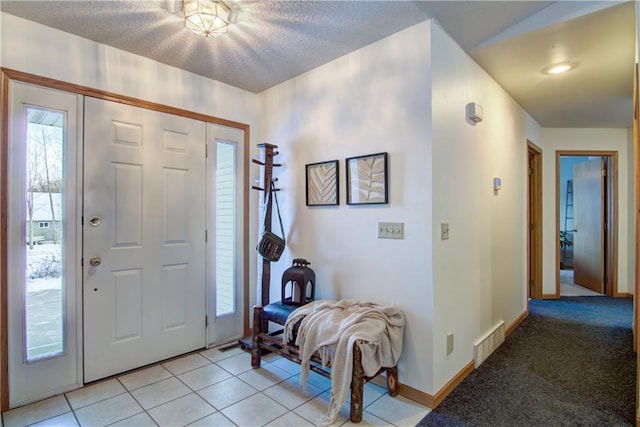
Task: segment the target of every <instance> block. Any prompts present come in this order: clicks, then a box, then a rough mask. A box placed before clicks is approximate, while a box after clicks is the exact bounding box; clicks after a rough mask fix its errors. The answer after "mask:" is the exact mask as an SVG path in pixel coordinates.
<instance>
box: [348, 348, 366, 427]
mask: <svg viewBox="0 0 640 427" xmlns="http://www.w3.org/2000/svg"><path fill="white" fill-rule="evenodd" d="M363 394H364V369H363V368H362V352H361V351H360V347H358V346H357V345H356V344H354V345H353V374H352V375H351V409H350V414H349V418H350V419H351V422H352V423H359V422H360V421H362V399H363Z"/></svg>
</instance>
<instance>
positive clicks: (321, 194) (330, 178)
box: [307, 162, 338, 205]
mask: <svg viewBox="0 0 640 427" xmlns="http://www.w3.org/2000/svg"><path fill="white" fill-rule="evenodd" d="M336 171H337V165H336V163H335V162H330V163H324V164H320V165H313V166H309V169H308V178H307V180H308V182H307V191H308V196H307V197H308V204H309V205H335V204H337V202H338V200H337V193H336V191H337V188H338V186H337V185H336V184H337V182H336V178H337V174H336Z"/></svg>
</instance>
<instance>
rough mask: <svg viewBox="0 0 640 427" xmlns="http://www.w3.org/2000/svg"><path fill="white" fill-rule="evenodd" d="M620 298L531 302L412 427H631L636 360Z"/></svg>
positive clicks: (626, 308) (626, 302) (629, 309)
mask: <svg viewBox="0 0 640 427" xmlns="http://www.w3.org/2000/svg"><path fill="white" fill-rule="evenodd" d="M632 319H633V302H632V300H631V299H626V298H609V297H563V298H561V299H559V300H544V301H542V300H532V301H531V302H530V305H529V316H528V317H527V318H526V319H525V320H524V321H523V322H522V324H521V325H520V326H519V327H518V328H517V329H516V330H515V331H513V333H511V335H509V336H508V337H507V339H506V341H505V342H504V343H503V344H502V345H501V346H500V347H499V348H498V349H497V350H496V351H495V352H494V353H493V354H492V355H491V356H490V357H489V358H488V359H487V360H485V362H484V363H483V364H482V365H480V367H479V368H478V369H476V370H475V371H473V372H472V373H471V374H470V375H469V376H467V378H465V379H464V381H463V382H462V383H460V385H459V386H458V387H457V388H456V389H455V390H454V391H453V392H452V393H451V394H450V395H449V396H447V398H446V399H445V400H444V401H443V402H442V403H441V404H440V405H439V406H438V407H437V408H436V409H434V410H433V411H432V412H431V413H429V414H428V415H427V416H426V417H425V418H424V419H423V420H422V421H420V423H419V424H418V426H474V427H479V426H491V427H498V426H598V427H600V426H630V425H634V424H635V417H634V412H635V409H634V408H635V384H636V355H635V353H634V352H633V341H632V340H633V336H632V330H631V323H632Z"/></svg>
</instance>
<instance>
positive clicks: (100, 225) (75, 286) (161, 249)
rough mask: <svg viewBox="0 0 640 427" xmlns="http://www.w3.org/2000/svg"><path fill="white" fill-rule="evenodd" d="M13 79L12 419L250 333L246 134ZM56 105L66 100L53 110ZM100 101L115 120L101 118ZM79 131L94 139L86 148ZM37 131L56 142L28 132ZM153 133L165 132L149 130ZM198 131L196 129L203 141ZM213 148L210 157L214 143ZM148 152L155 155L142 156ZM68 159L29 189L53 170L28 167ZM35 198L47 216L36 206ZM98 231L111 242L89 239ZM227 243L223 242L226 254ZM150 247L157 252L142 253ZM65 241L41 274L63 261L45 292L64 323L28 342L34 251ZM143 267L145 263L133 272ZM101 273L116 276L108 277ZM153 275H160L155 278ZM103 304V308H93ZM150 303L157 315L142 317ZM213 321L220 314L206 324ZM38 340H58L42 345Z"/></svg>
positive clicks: (236, 127)
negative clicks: (116, 376) (98, 383)
mask: <svg viewBox="0 0 640 427" xmlns="http://www.w3.org/2000/svg"><path fill="white" fill-rule="evenodd" d="M3 81H4V82H6V86H5V87H4V89H5V90H3V92H2V97H3V103H4V105H10V106H11V111H10V112H9V111H8V112H7V115H6V119H7V123H8V126H7V127H8V128H9V131H8V132H7V133H6V134H3V140H2V144H3V146H4V149H3V150H2V159H1V162H0V165H2V168H3V171H2V172H3V173H2V176H4V177H5V178H8V179H5V180H3V185H4V186H3V188H4V189H7V188H8V190H9V191H7V192H6V194H7V195H8V197H7V199H6V203H5V204H3V217H7V216H8V223H7V230H8V233H7V234H4V233H3V234H2V235H1V241H0V245H1V246H2V247H3V248H7V250H6V251H5V250H4V249H3V250H2V254H1V255H2V260H1V263H2V265H4V266H7V265H9V271H8V272H7V271H6V270H3V272H2V275H0V280H1V283H0V289H2V293H0V305H1V306H4V307H8V308H9V310H8V314H7V316H8V319H6V320H8V321H5V320H4V319H3V322H2V330H1V331H0V334H2V335H3V336H5V337H6V336H10V339H9V343H8V345H6V346H0V352H1V354H0V360H1V361H2V364H3V366H5V368H3V369H2V371H1V373H2V375H1V376H0V379H1V380H0V387H1V388H2V389H3V390H8V393H7V392H5V393H3V394H2V402H1V406H2V410H5V409H8V408H9V407H16V406H20V405H22V404H26V403H29V402H32V401H36V400H40V399H43V398H46V397H48V396H52V395H56V394H60V393H62V392H65V391H69V390H71V389H74V388H78V387H80V386H82V385H83V383H86V382H88V381H91V380H94V379H98V378H101V377H104V376H105V375H111V374H113V373H115V372H116V371H118V370H119V371H123V370H128V369H133V368H135V367H138V366H140V365H143V364H147V363H152V362H154V361H159V360H163V359H165V358H167V357H171V356H175V355H178V354H181V353H184V352H188V351H190V350H193V349H196V348H203V347H205V346H208V345H212V344H218V343H220V342H222V341H224V340H229V339H234V338H236V337H239V336H243V335H246V334H247V328H248V318H247V312H248V310H246V309H245V307H247V306H248V298H249V296H248V274H247V273H246V270H247V258H248V249H247V245H246V244H244V236H246V235H247V229H248V221H247V209H248V191H247V190H246V188H247V185H246V182H247V180H248V170H247V169H248V168H246V167H245V166H244V164H245V163H246V159H247V158H248V153H249V149H248V143H249V134H248V126H247V125H243V124H241V123H236V122H232V121H227V120H221V119H216V118H213V117H210V116H206V115H202V114H199V113H193V112H189V111H184V110H180V109H176V108H173V107H166V106H162V105H158V104H153V103H149V102H144V101H140V100H135V99H131V98H127V97H124V96H120V95H117V94H110V93H98V92H97V91H95V90H92V89H88V88H84V87H81V86H76V85H72V84H68V83H64V82H58V81H53V80H50V79H41V78H39V77H37V76H32V75H27V74H23V73H20V72H15V71H10V70H3ZM19 88H25V89H24V90H22V89H19ZM31 92H33V94H31ZM25 93H26V95H25ZM87 95H91V96H90V97H89V96H87ZM16 97H19V98H20V99H15V98H16ZM56 97H58V98H61V99H62V101H63V102H62V103H56V102H57V101H56ZM113 101H116V102H113ZM85 102H86V103H87V104H90V105H89V107H90V108H88V112H85V108H84V107H83V104H84V103H85ZM58 104H59V105H58ZM91 105H93V106H94V107H91ZM96 105H98V106H99V107H100V108H102V109H103V110H104V109H105V108H106V109H108V110H109V111H110V112H114V114H111V115H109V114H107V115H104V114H103V116H105V117H107V120H97V117H98V115H96V114H94V113H95V111H94V110H95V109H96V108H95V107H96ZM92 114H93V116H92V120H89V119H88V116H87V115H92ZM116 116H117V117H116ZM120 116H122V117H120ZM125 116H126V117H125ZM136 120H138V121H140V120H142V121H144V120H146V122H144V123H138V122H136ZM100 123H101V124H100ZM27 124H29V125H28V126H27ZM83 124H88V130H87V132H93V134H92V136H91V137H90V138H88V139H91V141H89V142H87V138H83V133H82V129H83ZM92 126H93V128H92ZM99 126H102V128H99ZM29 127H33V128H34V129H35V131H38V135H36V136H40V137H41V136H42V135H45V136H47V139H46V140H45V141H41V139H42V138H40V139H37V138H36V137H35V136H34V137H29V138H28V137H27V136H26V135H22V133H24V132H23V131H24V130H26V129H28V128H29ZM94 128H95V129H94ZM91 129H93V131H92V130H91ZM143 129H145V130H143ZM146 129H150V132H155V133H152V134H146V133H145V132H147V130H146ZM21 132H22V133H21ZM193 132H196V133H197V134H198V135H197V137H196V138H195V139H194V140H192V139H190V138H191V136H190V135H191V133H193ZM34 135H35V133H34ZM145 135H146V136H145ZM100 141H101V142H100ZM32 142H33V143H32ZM50 142H51V144H49V145H48V147H49V148H45V145H46V144H48V143H50ZM36 143H38V144H36ZM212 144H213V145H212ZM216 144H217V146H218V148H217V149H216V150H214V151H215V153H214V154H213V155H211V156H209V157H207V153H206V151H207V146H211V147H216ZM30 145H31V146H33V149H31V148H29V146H30ZM114 147H115V148H114ZM100 150H106V151H108V152H105V153H102V152H101V151H100ZM109 150H111V151H109ZM117 150H120V151H123V152H122V153H121V152H120V151H117ZM144 150H147V151H148V150H151V151H152V153H149V155H145V156H142V157H140V156H138V157H140V158H138V157H136V155H134V152H136V151H144ZM60 151H63V153H62V155H57V158H60V159H61V160H58V163H52V164H51V170H50V171H49V172H50V173H51V177H50V179H43V180H41V181H42V182H36V183H31V182H30V177H36V178H38V177H41V176H45V174H46V172H47V171H46V170H40V169H37V168H34V169H33V171H32V173H31V174H29V173H28V171H27V169H28V164H29V162H28V160H29V159H30V158H32V157H34V158H35V156H40V155H41V154H42V155H44V154H47V155H49V154H53V153H58V154H59V152H60ZM83 152H84V156H83ZM145 152H146V151H145ZM208 159H210V160H208ZM211 159H212V160H211ZM92 162H93V163H92ZM33 163H34V164H36V165H39V164H45V165H47V166H49V164H48V163H46V162H45V163H42V162H37V161H34V162H33ZM156 163H157V164H156ZM223 166H224V170H222V167H223ZM7 167H8V169H7ZM16 168H18V169H19V170H16ZM56 168H57V169H59V170H57V169H56ZM83 170H84V178H83ZM192 171H195V175H193V176H192ZM149 173H151V174H156V175H157V176H156V175H153V176H147V175H148V174H149ZM56 176H58V177H62V178H56ZM16 177H20V178H19V179H18V178H16ZM223 180H224V185H221V184H220V183H221V182H222V181H223ZM45 184H46V185H45ZM109 189H111V190H112V191H109ZM41 193H42V194H41ZM29 196H33V201H34V203H33V206H36V207H37V206H40V205H42V209H39V210H42V211H44V213H48V215H49V216H48V217H46V218H45V217H44V216H42V215H39V212H36V210H35V209H34V210H33V212H31V211H30V210H29V206H30V205H29V204H28V203H25V200H27V201H29V200H31V199H30V198H29ZM147 196H150V197H151V199H149V200H147V199H146V198H145V197H147ZM156 196H157V197H156ZM168 196H171V197H170V198H168ZM194 198H195V199H197V200H196V201H195V202H193V200H192V199H194ZM36 199H38V200H36ZM145 200H146V201H145ZM163 200H164V202H163V203H160V202H162V201H163ZM208 200H209V201H211V200H213V201H214V203H209V204H208V203H207V201H208ZM36 202H37V203H36ZM101 203H102V205H104V206H103V208H104V209H103V212H102V213H101V214H99V215H98V214H95V212H93V211H92V210H93V209H98V208H100V206H102V205H101ZM194 203H195V205H194ZM223 205H224V208H225V210H224V213H225V214H226V213H227V212H231V218H230V219H229V220H226V219H225V220H221V218H222V217H223V215H222V214H223V211H222V209H221V207H222V206H223ZM186 207H188V208H186ZM7 213H8V214H9V215H7ZM136 213H138V214H139V215H138V217H136V215H135V214H136ZM36 214H38V215H36ZM83 214H84V215H83ZM143 215H144V218H143V217H142V216H143ZM194 215H195V216H196V217H197V218H194V217H193V216H194ZM83 216H84V217H83ZM94 217H95V218H94ZM207 227H213V228H214V229H209V230H208V229H207ZM154 230H155V231H154ZM98 231H101V232H102V233H103V234H102V235H101V236H99V235H98V236H93V235H91V234H92V233H94V234H95V232H98ZM223 231H224V234H223V233H222V232H223ZM223 236H224V239H225V242H224V244H223V245H218V243H219V242H218V240H220V239H221V238H222V237H223ZM136 239H137V240H136ZM154 243H159V244H158V245H155V246H154V247H153V248H149V249H146V250H140V249H141V248H142V247H143V246H144V247H145V248H146V245H148V244H154ZM56 244H57V245H58V246H60V249H59V250H58V252H56V254H53V255H52V256H53V258H55V260H54V261H56V262H49V263H48V264H46V266H43V267H42V268H39V270H44V267H47V266H49V267H50V264H51V265H53V264H55V265H53V266H54V267H55V266H56V265H57V266H58V267H59V268H58V269H59V270H60V271H61V273H60V274H59V276H60V277H62V280H58V282H61V283H59V284H50V285H51V286H53V285H56V286H57V288H56V289H54V291H56V292H48V289H47V294H52V295H54V294H55V295H54V296H57V299H54V300H52V301H50V302H51V304H50V305H51V306H52V307H53V309H52V310H50V311H51V313H49V314H52V315H55V316H57V317H56V319H57V320H56V319H54V320H52V321H51V322H50V323H51V328H50V330H47V331H43V333H42V334H40V336H37V334H31V333H29V331H30V329H29V324H30V323H29V319H30V318H29V317H28V316H29V309H30V307H31V306H30V301H29V297H30V294H31V293H30V291H29V286H31V284H30V282H29V281H27V280H26V279H25V277H27V274H26V273H25V272H27V269H28V268H30V267H31V265H30V261H29V259H28V255H29V253H30V252H29V249H38V251H36V252H38V254H40V252H42V250H44V249H48V248H49V246H55V245H56ZM100 245H102V246H100ZM191 246H193V247H191ZM25 248H27V249H25ZM40 249H42V250H40ZM83 251H84V254H83ZM135 251H138V252H140V254H139V256H138V255H135V256H134V255H133V252H135ZM185 251H186V252H185ZM125 252H126V253H125ZM129 252H131V254H129ZM220 254H224V260H223V259H222V257H221V256H219V255H220ZM47 255H49V254H47ZM41 258H42V257H41ZM49 258H51V257H48V258H47V260H48V259H49ZM53 258H52V259H53ZM138 258H140V260H141V261H140V265H139V266H136V265H133V263H136V262H137V261H136V260H138ZM217 258H221V259H217ZM7 261H8V262H7ZM117 263H120V264H117ZM41 264H42V263H41ZM154 264H157V265H154ZM38 266H39V264H38ZM39 270H38V271H39ZM107 270H108V271H107ZM143 270H144V274H142V272H143ZM218 270H219V271H218ZM223 270H224V274H222V273H221V271H223ZM47 271H48V270H47ZM99 273H100V274H102V275H103V276H105V274H104V273H106V276H105V277H103V279H102V280H99V277H98V276H99ZM47 277H48V276H47ZM146 277H151V278H152V279H153V278H155V279H157V280H152V281H151V282H148V281H147V282H145V281H144V280H145V278H146ZM209 278H212V279H209ZM36 279H40V278H39V277H38V278H36ZM223 282H224V286H222V283H223ZM154 286H155V291H154V290H153V287H154ZM31 287H33V286H31ZM218 287H220V289H218ZM222 287H224V292H222ZM58 288H59V289H58ZM39 290H40V289H39V288H38V289H37V291H39ZM156 291H157V292H156ZM148 292H155V294H153V295H147V293H148ZM223 293H224V298H223ZM102 294H104V295H102ZM97 295H102V299H101V300H96V301H89V300H90V299H92V298H95V297H96V296H97ZM207 296H209V297H207ZM147 297H149V298H147ZM148 299H151V300H152V301H147V302H145V300H148ZM222 300H224V302H225V303H224V304H221V301H222ZM216 304H217V305H216ZM149 306H152V310H151V311H150V310H143V308H145V307H146V308H149ZM195 306H197V307H195ZM102 312H105V313H106V314H105V313H102ZM101 313H102V314H104V315H103V316H102V317H100V314H101ZM207 313H212V314H213V315H212V316H209V319H207V317H208V316H207ZM83 315H84V318H83ZM223 318H224V320H225V321H226V322H222V319H223ZM154 319H156V320H157V321H154ZM31 323H33V322H31ZM145 328H146V329H145ZM221 328H225V331H221V330H220V329H221ZM243 328H244V330H243ZM187 330H188V331H187ZM96 331H98V332H100V333H95V332H96ZM150 331H151V332H154V331H156V332H157V331H159V333H160V334H161V335H164V338H163V337H161V336H159V335H158V333H156V335H157V336H156V337H155V338H153V337H152V335H153V334H152V333H150ZM169 335H171V337H169ZM42 337H46V338H51V339H50V340H49V341H51V342H48V341H47V342H44V343H43V342H41V341H38V339H40V338H42ZM100 337H102V342H101V343H100V344H101V345H103V344H104V345H106V346H107V347H111V348H112V349H111V350H113V351H111V350H109V351H111V352H109V351H103V350H104V349H101V348H99V346H95V345H92V343H91V340H95V339H98V338H100ZM139 338H144V339H147V338H153V341H152V342H150V341H146V342H144V343H143V344H140V345H138V347H140V346H142V347H143V348H142V347H140V348H128V349H125V348H124V346H129V347H131V346H134V347H135V342H136V341H139ZM163 343H166V344H167V345H168V346H169V347H167V346H165V345H164V344H163ZM94 344H95V343H94ZM116 347H118V348H116ZM154 349H155V350H158V351H155V350H154ZM149 350H151V352H150V351H149ZM150 353H155V355H149V354H150ZM123 360H124V361H125V362H123ZM130 360H138V362H136V366H132V365H127V364H126V363H128V362H126V361H130ZM87 361H90V362H91V363H85V362H87ZM120 362H122V363H124V364H122V363H120ZM61 364H63V365H64V366H63V367H62V365H61ZM91 364H93V365H92V366H89V365H91ZM89 368H90V369H89ZM114 369H115V370H114ZM6 373H8V375H7V374H6ZM45 380H46V381H45Z"/></svg>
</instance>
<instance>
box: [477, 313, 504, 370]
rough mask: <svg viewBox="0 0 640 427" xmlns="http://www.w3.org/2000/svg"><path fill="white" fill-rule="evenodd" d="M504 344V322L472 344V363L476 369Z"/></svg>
mask: <svg viewBox="0 0 640 427" xmlns="http://www.w3.org/2000/svg"><path fill="white" fill-rule="evenodd" d="M503 342H504V320H501V321H500V323H498V324H497V325H495V326H494V327H493V328H492V329H491V330H490V331H489V332H487V333H486V334H485V335H484V336H482V337H481V338H480V339H479V340H478V341H476V342H475V343H474V344H473V361H474V367H475V368H476V369H477V368H478V366H480V364H481V363H482V362H484V361H485V360H486V359H487V357H489V356H490V355H491V353H493V352H494V351H495V349H496V348H498V347H499V346H500V344H502V343H503Z"/></svg>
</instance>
